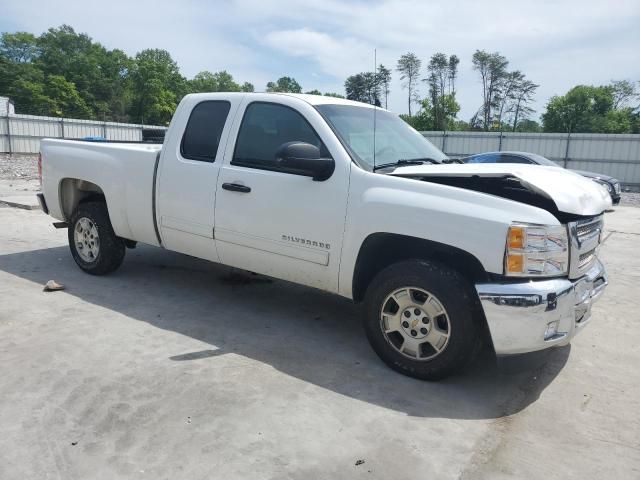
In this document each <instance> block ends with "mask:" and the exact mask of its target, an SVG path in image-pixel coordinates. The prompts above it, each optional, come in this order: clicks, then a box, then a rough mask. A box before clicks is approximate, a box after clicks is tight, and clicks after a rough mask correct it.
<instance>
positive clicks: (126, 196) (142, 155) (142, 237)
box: [41, 139, 162, 245]
mask: <svg viewBox="0 0 640 480" xmlns="http://www.w3.org/2000/svg"><path fill="white" fill-rule="evenodd" d="M161 148H162V146H161V145H159V144H148V143H107V142H90V141H78V140H53V139H44V140H42V142H41V152H42V191H43V193H44V196H45V199H46V201H47V204H48V207H49V211H50V214H51V216H53V217H54V218H57V219H58V220H60V221H68V219H69V218H68V217H69V215H70V214H71V207H70V205H71V204H72V203H73V199H72V198H70V195H67V194H66V193H65V192H67V191H68V190H69V189H68V188H67V186H69V185H71V184H72V183H73V182H74V181H76V179H82V180H84V181H86V182H91V183H92V184H94V185H96V186H98V187H99V189H100V190H101V191H102V192H104V195H105V197H106V199H107V206H108V209H109V217H110V220H111V223H112V225H113V229H114V231H115V233H116V235H118V236H120V237H122V238H128V239H132V240H137V241H141V242H144V243H148V244H151V245H159V241H158V237H157V233H156V225H155V213H154V183H155V174H156V168H157V159H158V155H159V153H160V150H161ZM89 187H90V186H89ZM90 188H92V187H90Z"/></svg>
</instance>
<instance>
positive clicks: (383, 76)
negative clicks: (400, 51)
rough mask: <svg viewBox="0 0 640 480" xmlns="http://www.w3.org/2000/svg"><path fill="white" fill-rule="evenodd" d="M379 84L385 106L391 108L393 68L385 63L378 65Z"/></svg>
mask: <svg viewBox="0 0 640 480" xmlns="http://www.w3.org/2000/svg"><path fill="white" fill-rule="evenodd" d="M378 84H379V85H380V90H381V94H382V96H383V98H384V108H389V93H391V70H389V69H388V68H387V67H385V66H384V65H383V64H380V65H378Z"/></svg>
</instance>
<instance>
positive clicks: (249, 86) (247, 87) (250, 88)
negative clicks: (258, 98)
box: [240, 82, 255, 92]
mask: <svg viewBox="0 0 640 480" xmlns="http://www.w3.org/2000/svg"><path fill="white" fill-rule="evenodd" d="M240 90H242V91H243V92H253V91H255V88H253V83H249V82H244V83H243V84H242V86H241V87H240Z"/></svg>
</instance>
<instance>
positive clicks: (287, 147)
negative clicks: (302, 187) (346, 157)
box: [276, 142, 336, 182]
mask: <svg viewBox="0 0 640 480" xmlns="http://www.w3.org/2000/svg"><path fill="white" fill-rule="evenodd" d="M276 162H277V163H278V166H279V167H280V169H282V170H283V171H285V172H289V173H295V174H298V175H305V176H307V177H311V178H313V180H315V181H317V182H322V181H324V180H327V179H328V178H329V177H331V175H333V171H334V170H335V168H336V163H335V161H334V160H333V158H321V155H320V149H319V148H318V147H316V146H315V145H311V144H310V143H305V142H287V143H283V144H282V145H280V147H279V148H278V150H277V151H276Z"/></svg>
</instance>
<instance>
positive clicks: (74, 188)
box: [58, 178, 107, 221]
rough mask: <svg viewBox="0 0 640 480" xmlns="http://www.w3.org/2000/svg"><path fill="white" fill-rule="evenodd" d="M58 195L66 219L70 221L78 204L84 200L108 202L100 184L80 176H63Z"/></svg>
mask: <svg viewBox="0 0 640 480" xmlns="http://www.w3.org/2000/svg"><path fill="white" fill-rule="evenodd" d="M58 195H59V201H60V210H61V212H62V215H63V216H64V219H65V221H69V219H70V218H71V215H72V214H73V212H74V210H75V209H76V208H77V207H78V204H80V203H82V202H88V201H103V202H105V203H106V202H107V199H106V196H105V194H104V190H102V188H101V187H100V186H99V185H96V184H95V183H93V182H90V181H88V180H81V179H78V178H63V179H62V180H61V181H60V185H59V187H58Z"/></svg>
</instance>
